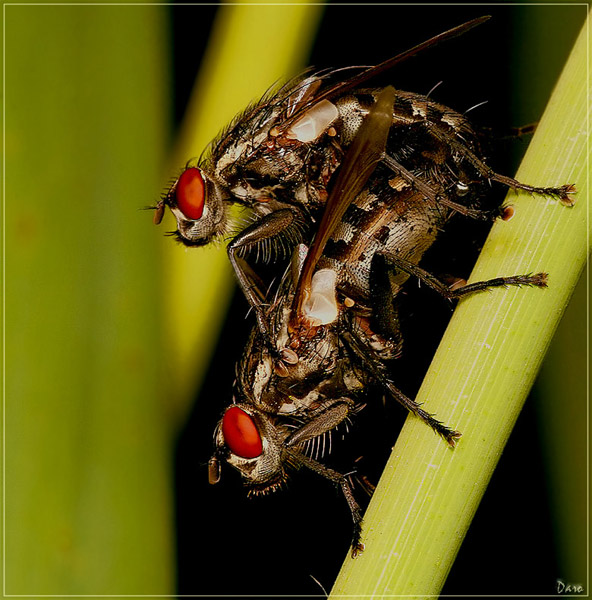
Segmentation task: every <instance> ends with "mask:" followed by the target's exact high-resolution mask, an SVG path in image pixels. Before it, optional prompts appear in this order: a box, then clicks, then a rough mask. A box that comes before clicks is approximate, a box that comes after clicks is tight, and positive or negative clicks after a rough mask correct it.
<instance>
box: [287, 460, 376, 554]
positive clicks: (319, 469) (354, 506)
mask: <svg viewBox="0 0 592 600" xmlns="http://www.w3.org/2000/svg"><path fill="white" fill-rule="evenodd" d="M289 455H290V457H291V458H292V459H293V460H294V462H295V463H297V464H299V465H300V466H303V467H306V468H307V469H310V470H311V471H314V472H315V473H317V474H318V475H320V476H321V477H324V478H325V479H328V480H329V481H332V482H333V483H336V484H338V485H339V487H340V488H341V491H342V492H343V495H344V497H345V500H346V502H347V505H348V506H349V509H350V511H351V515H352V520H353V522H354V524H353V533H352V544H351V545H352V558H356V557H357V556H359V555H360V554H361V553H362V552H363V551H364V544H362V542H361V540H360V537H361V535H362V510H361V508H360V505H359V504H358V503H357V502H356V499H355V498H354V493H353V491H352V489H351V486H350V484H349V482H348V480H347V478H346V477H345V475H342V474H341V473H339V472H337V471H334V470H333V469H330V468H329V467H326V466H325V465H323V464H321V463H320V462H317V461H316V460H313V459H312V458H309V457H308V456H305V455H304V454H302V453H301V452H298V451H296V450H290V451H289Z"/></svg>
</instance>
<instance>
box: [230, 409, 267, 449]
mask: <svg viewBox="0 0 592 600" xmlns="http://www.w3.org/2000/svg"><path fill="white" fill-rule="evenodd" d="M222 434H223V435H224V440H225V442H226V444H227V445H228V447H229V448H230V451H231V452H232V453H233V454H236V455H237V456H240V457H241V458H255V457H257V456H260V455H261V453H262V452H263V444H262V442H261V436H260V435H259V431H257V426H256V425H255V423H254V422H253V419H252V418H251V417H250V415H248V414H247V413H246V412H245V411H244V410H242V409H240V408H239V407H238V406H232V407H231V408H229V409H228V410H227V411H226V412H225V413H224V417H223V418H222Z"/></svg>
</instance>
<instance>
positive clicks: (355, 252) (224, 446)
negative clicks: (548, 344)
mask: <svg viewBox="0 0 592 600" xmlns="http://www.w3.org/2000/svg"><path fill="white" fill-rule="evenodd" d="M396 100H397V94H396V92H395V90H394V89H393V88H390V87H387V88H384V89H383V90H381V91H380V92H378V93H377V94H376V96H375V98H374V103H373V104H372V106H371V108H370V109H369V111H368V115H367V116H366V118H365V119H364V121H363V123H362V124H361V126H360V127H359V128H358V130H357V132H356V136H355V138H354V139H353V141H352V143H351V145H350V146H349V148H348V151H347V153H346V155H345V157H344V160H343V162H342V165H341V168H340V171H339V173H338V175H337V179H336V182H335V185H334V187H333V188H332V191H331V194H330V196H329V199H328V201H327V206H326V210H325V212H324V214H323V217H322V219H321V222H320V225H319V229H318V231H317V233H316V235H315V237H314V241H313V242H312V245H311V247H310V249H305V248H303V247H300V248H299V252H297V253H296V255H295V257H294V259H293V264H292V268H291V270H290V271H288V273H286V275H285V276H284V278H283V282H282V284H281V286H280V288H279V290H278V291H277V293H276V295H275V298H274V299H273V301H272V302H271V303H270V305H269V306H267V307H266V308H264V309H263V312H262V314H263V317H264V319H265V328H264V331H265V332H266V333H265V334H264V333H263V332H262V331H261V329H260V328H259V327H255V328H254V330H253V332H252V333H251V337H250V340H249V342H248V344H247V348H246V350H245V353H244V355H243V357H242V359H241V361H240V362H239V364H238V366H237V381H236V382H235V389H234V397H233V402H232V404H231V405H230V406H229V407H227V408H226V409H225V411H224V413H223V415H222V417H221V419H220V421H219V423H218V426H217V428H216V432H215V435H214V444H215V450H214V455H213V456H212V458H211V460H210V463H209V465H210V470H209V477H210V482H211V483H216V482H217V481H218V480H219V477H220V462H221V461H222V460H224V461H226V462H228V463H229V464H230V465H231V466H233V467H234V468H236V469H237V470H238V471H239V472H240V474H241V476H242V478H243V480H244V482H245V484H246V485H247V487H248V489H249V491H250V493H252V494H266V493H269V492H272V491H274V490H276V489H278V488H281V487H282V485H283V483H284V482H285V481H286V478H287V476H288V472H289V470H290V469H294V468H302V467H305V468H308V469H310V470H312V471H313V472H315V473H317V474H318V475H320V476H322V477H324V478H326V479H328V480H329V481H332V482H334V483H336V484H338V485H339V486H340V488H341V490H342V492H343V495H344V497H345V499H346V501H347V504H348V506H349V508H350V510H351V514H352V520H353V537H352V556H354V557H355V556H357V555H358V554H359V553H360V552H361V551H362V550H363V548H364V545H363V543H362V542H361V521H362V511H361V509H360V507H359V505H358V503H357V501H356V499H355V497H354V494H353V491H352V488H351V485H350V483H349V481H348V478H347V477H346V475H344V474H342V473H339V472H337V471H335V470H334V469H332V468H330V467H328V466H326V465H325V464H324V463H323V462H321V460H318V458H317V457H316V455H315V456H314V457H313V454H314V452H315V451H316V449H317V448H318V447H319V446H323V447H324V445H325V444H324V441H325V439H326V438H327V437H329V438H330V436H331V433H332V432H333V431H334V430H335V429H336V428H337V427H339V426H340V425H341V424H343V423H345V422H347V421H348V420H351V419H352V418H354V417H355V414H356V412H358V411H359V410H360V409H361V407H362V406H363V403H364V401H365V398H366V396H367V391H368V389H369V388H370V387H371V386H379V387H380V388H381V389H382V393H383V394H384V395H385V396H386V397H391V398H393V399H395V400H397V401H398V402H399V403H401V404H402V405H403V406H404V407H405V408H407V409H408V410H409V411H410V412H411V413H412V414H414V415H415V416H416V417H418V418H420V419H421V420H423V421H424V422H425V423H426V424H427V425H429V426H430V427H431V428H432V429H433V430H434V431H435V432H436V433H437V434H439V435H441V436H442V437H443V438H444V440H445V441H446V442H447V443H448V444H449V445H450V446H451V447H454V446H455V444H456V441H457V440H458V439H459V438H460V435H461V434H460V433H459V432H458V431H456V430H454V429H452V428H450V427H448V426H447V425H445V424H443V423H441V422H440V421H439V420H437V419H436V418H435V416H434V415H432V414H430V413H428V412H427V411H425V410H424V409H423V408H422V407H420V406H419V405H418V404H417V403H416V402H415V401H414V400H412V399H410V398H408V397H407V396H406V395H405V394H403V393H402V392H401V391H400V390H399V389H398V388H397V386H396V385H395V383H394V382H393V381H392V378H391V375H390V366H389V365H390V362H391V361H392V360H393V359H395V358H397V357H398V356H400V354H401V351H402V343H403V340H402V336H401V333H400V329H399V326H398V311H397V306H396V302H397V297H398V295H399V294H400V291H401V288H402V286H403V285H404V283H405V281H406V280H407V279H408V278H409V277H410V276H413V277H415V278H418V279H419V280H420V281H421V282H422V283H425V284H426V285H427V286H428V287H430V288H432V289H434V290H435V291H437V292H439V293H440V294H441V295H442V296H444V297H445V298H448V299H454V298H459V297H462V296H464V295H467V294H471V293H474V292H479V291H481V290H485V289H489V288H491V287H495V286H507V285H533V286H538V287H545V286H546V284H547V276H546V274H544V273H538V274H535V275H518V276H512V277H501V278H497V279H493V280H489V281H480V282H475V283H472V284H468V285H465V286H462V287H459V288H456V289H451V288H449V287H448V286H446V285H445V284H443V283H442V282H440V281H439V280H438V279H437V278H436V277H435V276H433V275H432V274H430V273H429V272H428V271H426V270H424V269H423V268H422V267H420V266H419V261H420V260H421V257H422V255H423V253H424V252H425V250H426V249H427V248H428V247H429V246H430V245H431V243H432V242H433V241H434V239H435V232H437V231H439V230H440V229H441V228H442V227H443V226H444V224H445V222H446V220H447V219H448V218H449V217H450V215H451V214H452V213H453V212H454V211H455V209H454V207H452V206H447V205H445V204H444V205H442V203H440V202H439V199H440V197H441V196H440V190H441V188H440V186H441V183H440V182H438V181H432V180H431V179H428V178H426V179H421V178H419V177H417V176H416V177H417V181H419V182H420V183H422V184H423V183H425V184H426V185H429V186H430V187H432V188H433V189H434V190H435V191H436V195H434V197H429V196H428V197H426V196H424V195H423V194H422V193H421V192H420V191H419V190H418V187H419V186H412V185H410V184H407V183H406V182H405V180H404V178H402V177H401V178H400V179H399V180H396V181H395V184H393V183H392V182H391V180H389V178H388V176H387V175H386V174H387V173H389V169H390V167H389V166H388V165H385V164H384V161H383V154H384V151H385V148H386V147H387V139H388V135H389V132H390V129H391V115H392V114H393V105H394V103H395V102H396ZM424 160H425V161H426V162H429V160H430V158H429V157H424ZM418 165H420V166H421V163H420V162H419V159H418V161H417V162H416V167H417V166H418ZM430 231H433V234H432V235H428V233H429V232H430ZM253 287H256V286H253ZM259 296H260V297H261V296H263V294H261V293H260V294H259ZM266 335H269V339H270V340H273V342H272V343H271V345H270V344H269V341H268V339H267V338H266ZM321 458H322V457H321Z"/></svg>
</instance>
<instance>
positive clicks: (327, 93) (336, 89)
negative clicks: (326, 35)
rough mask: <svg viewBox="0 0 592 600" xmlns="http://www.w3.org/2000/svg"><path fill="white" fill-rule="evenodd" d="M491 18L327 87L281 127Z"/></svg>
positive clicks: (465, 25)
mask: <svg viewBox="0 0 592 600" xmlns="http://www.w3.org/2000/svg"><path fill="white" fill-rule="evenodd" d="M490 18H491V17H490V16H488V15H486V16H483V17H478V18H477V19H473V20H471V21H467V22H466V23H463V24H462V25H457V26H456V27H453V28H452V29H449V30H447V31H444V32H442V33H440V34H438V35H436V36H434V37H432V38H430V39H429V40H426V41H425V42H422V43H421V44H417V46H414V47H413V48H410V49H409V50H405V52H401V53H400V54H397V55H396V56H393V57H392V58H389V59H387V60H385V61H383V62H381V63H380V64H378V65H375V66H373V67H368V68H367V69H365V70H364V71H362V72H361V73H358V74H357V75H354V77H351V78H350V79H347V80H346V81H342V82H340V83H337V84H336V85H334V86H332V87H329V88H327V89H326V90H324V91H323V92H321V93H320V94H318V95H316V96H314V97H311V98H310V99H307V100H306V102H301V103H300V106H299V107H298V110H297V111H295V112H294V113H293V114H292V115H291V116H290V118H289V119H286V121H284V122H283V123H282V125H281V128H280V129H281V131H287V130H288V129H289V128H290V126H291V125H292V123H294V122H295V121H297V120H298V119H299V118H300V117H301V116H302V114H303V113H305V112H306V111H307V110H309V109H310V108H311V106H313V105H314V104H317V103H319V102H320V101H321V100H325V99H328V98H334V97H336V96H340V95H342V94H344V93H345V92H348V91H349V90H353V89H355V88H357V87H359V86H360V85H361V84H362V83H365V82H366V81H368V80H369V79H372V78H373V77H376V75H378V74H379V73H382V72H384V71H388V70H389V69H392V68H393V67H394V66H396V65H398V64H399V63H401V62H403V61H405V60H407V59H408V58H411V57H412V56H415V55H416V54H419V53H420V52H423V51H424V50H427V49H428V48H433V47H434V46H437V45H438V44H441V43H442V42H445V41H448V40H450V39H453V38H455V37H458V36H459V35H462V34H464V33H466V32H467V31H469V30H470V29H472V28H473V27H476V26H477V25H481V24H482V23H484V22H485V21H487V20H489V19H490Z"/></svg>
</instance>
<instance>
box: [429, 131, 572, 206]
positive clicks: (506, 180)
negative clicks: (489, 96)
mask: <svg viewBox="0 0 592 600" xmlns="http://www.w3.org/2000/svg"><path fill="white" fill-rule="evenodd" d="M424 124H425V127H426V129H427V130H428V131H429V132H430V133H431V134H432V135H433V136H434V137H435V138H436V139H437V140H439V141H440V142H442V143H443V144H446V145H447V146H448V147H449V148H451V149H452V150H453V152H454V153H456V154H458V155H459V156H460V157H463V158H464V159H465V160H466V161H467V162H468V163H470V164H471V165H472V166H473V167H474V168H475V169H476V170H477V172H478V173H479V174H480V175H481V176H482V177H485V178H486V179H489V180H491V181H497V182H498V183H501V184H503V185H505V186H507V187H509V188H511V189H514V190H524V191H525V192H530V193H531V194H538V195H540V196H551V197H552V198H557V199H558V200H559V201H560V202H561V203H562V204H565V205H566V206H573V205H574V200H573V198H572V197H571V195H572V194H574V193H575V191H576V190H575V186H574V185H573V184H567V185H561V186H559V187H538V186H534V185H529V184H527V183H521V182H520V181H518V180H516V179H514V178H512V177H508V176H507V175H501V174H500V173H496V172H495V171H494V170H493V169H492V168H491V167H489V166H488V165H486V164H485V163H484V162H483V161H482V160H481V159H480V158H479V157H478V156H477V155H476V154H475V153H474V152H472V151H471V150H470V148H468V147H467V146H466V144H463V143H462V142H461V141H460V140H459V139H458V138H457V137H456V136H454V135H451V134H450V133H449V132H448V131H446V130H445V129H444V128H443V127H441V126H439V124H438V123H436V122H435V121H430V120H428V119H426V120H425V121H424Z"/></svg>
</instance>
